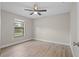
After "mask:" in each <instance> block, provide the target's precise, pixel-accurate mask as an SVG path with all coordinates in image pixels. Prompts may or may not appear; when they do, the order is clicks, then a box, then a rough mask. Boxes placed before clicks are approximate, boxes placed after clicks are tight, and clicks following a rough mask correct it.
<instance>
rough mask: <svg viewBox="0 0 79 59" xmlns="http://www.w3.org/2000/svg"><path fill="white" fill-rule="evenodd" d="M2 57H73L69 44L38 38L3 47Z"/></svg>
mask: <svg viewBox="0 0 79 59" xmlns="http://www.w3.org/2000/svg"><path fill="white" fill-rule="evenodd" d="M1 57H72V53H71V49H70V47H69V46H65V45H60V44H55V43H48V42H43V41H38V40H31V41H28V42H23V43H21V44H17V45H14V46H10V47H7V48H3V49H2V50H1Z"/></svg>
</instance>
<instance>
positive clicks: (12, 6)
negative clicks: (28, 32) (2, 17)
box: [1, 2, 72, 18]
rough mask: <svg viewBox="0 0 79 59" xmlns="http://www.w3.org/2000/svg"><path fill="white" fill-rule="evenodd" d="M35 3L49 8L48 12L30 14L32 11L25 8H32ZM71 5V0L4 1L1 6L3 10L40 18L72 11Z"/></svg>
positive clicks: (41, 7)
mask: <svg viewBox="0 0 79 59" xmlns="http://www.w3.org/2000/svg"><path fill="white" fill-rule="evenodd" d="M34 4H38V6H39V8H40V9H47V12H43V13H41V14H42V15H41V16H39V15H34V14H33V15H29V14H30V13H31V12H29V11H25V10H24V9H25V8H29V9H31V8H32V7H33V5H34ZM71 5H72V3H71V2H2V4H1V7H2V9H3V10H6V11H8V12H12V13H15V14H18V15H21V16H25V17H28V18H40V17H45V16H50V15H57V14H62V13H67V12H69V11H70V9H71Z"/></svg>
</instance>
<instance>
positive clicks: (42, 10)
mask: <svg viewBox="0 0 79 59" xmlns="http://www.w3.org/2000/svg"><path fill="white" fill-rule="evenodd" d="M36 11H38V12H46V11H47V10H36Z"/></svg>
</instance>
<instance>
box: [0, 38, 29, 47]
mask: <svg viewBox="0 0 79 59" xmlns="http://www.w3.org/2000/svg"><path fill="white" fill-rule="evenodd" d="M29 40H31V39H29ZM29 40H28V39H27V40H22V41H17V42H13V43H10V44H6V45H2V46H1V47H0V48H5V47H8V46H12V45H16V44H19V43H22V42H25V41H29Z"/></svg>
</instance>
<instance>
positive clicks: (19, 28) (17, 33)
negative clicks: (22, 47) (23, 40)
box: [14, 19, 24, 37]
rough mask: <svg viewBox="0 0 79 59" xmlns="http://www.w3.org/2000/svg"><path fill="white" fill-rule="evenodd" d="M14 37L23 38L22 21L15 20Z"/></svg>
mask: <svg viewBox="0 0 79 59" xmlns="http://www.w3.org/2000/svg"><path fill="white" fill-rule="evenodd" d="M14 36H15V37H18V36H24V21H23V20H19V19H15V23H14Z"/></svg>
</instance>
